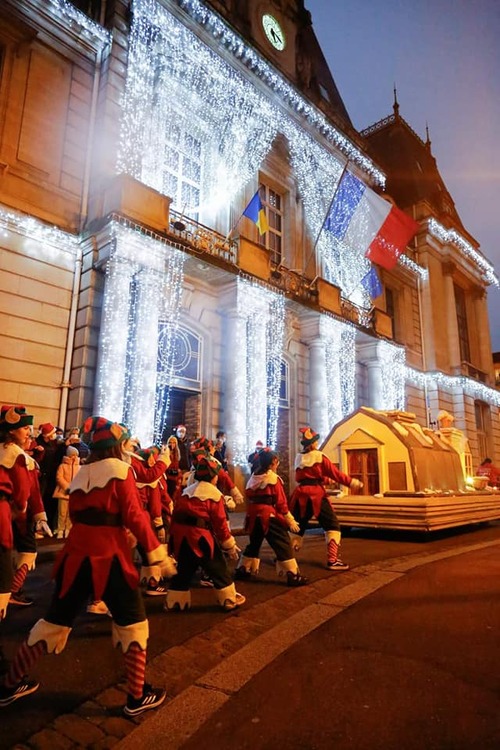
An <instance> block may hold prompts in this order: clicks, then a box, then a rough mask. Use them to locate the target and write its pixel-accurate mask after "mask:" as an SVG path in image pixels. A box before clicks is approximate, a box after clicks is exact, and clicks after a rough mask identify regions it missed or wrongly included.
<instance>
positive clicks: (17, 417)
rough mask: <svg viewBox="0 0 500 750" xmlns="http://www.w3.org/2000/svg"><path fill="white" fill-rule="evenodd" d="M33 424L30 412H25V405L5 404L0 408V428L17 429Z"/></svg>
mask: <svg viewBox="0 0 500 750" xmlns="http://www.w3.org/2000/svg"><path fill="white" fill-rule="evenodd" d="M32 424H33V417H32V416H31V414H26V407H25V406H21V405H17V406H11V405H10V404H6V405H4V406H2V408H1V410H0V430H2V429H3V430H17V428H18V427H28V426H29V425H32Z"/></svg>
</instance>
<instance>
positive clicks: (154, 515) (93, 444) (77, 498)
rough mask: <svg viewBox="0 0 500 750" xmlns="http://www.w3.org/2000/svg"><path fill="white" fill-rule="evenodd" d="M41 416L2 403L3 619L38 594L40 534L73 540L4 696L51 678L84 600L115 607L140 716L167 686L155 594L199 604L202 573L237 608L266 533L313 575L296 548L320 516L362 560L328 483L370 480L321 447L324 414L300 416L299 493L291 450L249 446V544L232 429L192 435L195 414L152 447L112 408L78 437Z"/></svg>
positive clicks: (279, 561) (295, 573)
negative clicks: (150, 611)
mask: <svg viewBox="0 0 500 750" xmlns="http://www.w3.org/2000/svg"><path fill="white" fill-rule="evenodd" d="M33 421H34V418H33V416H32V415H30V414H28V413H27V412H26V409H25V407H24V406H18V405H17V406H16V405H6V406H2V407H1V411H0V627H1V620H2V619H4V618H5V617H6V615H7V612H8V607H9V606H10V605H14V606H16V605H17V606H19V605H23V606H29V604H30V603H32V602H31V600H30V599H29V598H28V597H27V596H26V595H25V594H24V593H23V590H22V586H23V583H24V581H25V579H26V576H27V575H28V573H29V571H30V570H31V569H32V568H33V567H34V563H35V559H36V554H37V552H36V550H37V537H39V536H40V535H49V536H51V535H52V529H54V530H55V533H56V536H57V537H58V538H60V539H63V540H64V544H63V546H62V549H61V551H60V553H59V554H58V557H57V560H56V563H55V566H54V572H53V577H54V580H55V586H54V592H53V596H52V600H51V602H50V605H49V608H48V610H47V612H46V614H45V617H44V618H43V619H40V620H38V622H36V623H35V625H34V626H33V627H32V629H31V630H30V632H29V634H28V636H27V638H26V639H25V641H24V642H23V643H22V644H21V646H20V647H19V649H18V651H17V653H16V654H15V656H14V658H13V660H12V662H11V663H10V664H8V665H7V664H6V662H5V660H3V674H2V676H1V677H0V707H4V706H8V705H10V704H11V703H13V702H14V701H16V700H18V699H19V698H22V697H25V696H27V695H29V694H30V693H33V692H34V691H36V690H37V689H38V687H39V684H38V682H36V681H35V680H32V679H30V678H29V673H30V671H31V669H32V667H33V666H34V664H35V663H36V661H37V660H38V659H39V658H40V657H41V656H43V655H44V654H48V653H56V654H57V653H60V652H61V651H62V650H63V649H64V647H65V645H66V641H67V639H68V636H69V634H70V632H71V629H72V626H73V623H74V620H75V618H76V617H77V615H78V614H80V612H82V611H84V610H85V609H87V611H89V612H93V613H96V614H103V615H109V616H110V617H111V631H112V642H113V645H114V646H115V647H118V648H120V649H121V651H122V653H123V655H124V666H125V672H126V676H127V701H126V704H125V706H124V708H123V711H124V713H125V714H126V715H128V716H136V715H138V714H140V713H142V712H143V711H146V710H149V709H152V708H156V707H157V706H159V705H161V703H162V702H163V701H164V699H165V691H164V690H163V689H162V688H157V687H152V686H151V685H149V684H148V683H147V682H146V681H145V669H146V650H147V641H148V620H147V617H146V610H145V605H144V596H160V595H162V596H164V597H165V605H164V608H165V610H166V611H171V610H174V609H178V610H188V609H189V608H190V607H191V586H192V584H193V581H194V580H195V576H196V575H199V576H200V581H201V583H202V585H207V586H210V587H211V588H213V590H214V594H215V598H216V602H217V603H218V605H219V606H220V607H222V608H223V609H224V610H225V611H231V610H234V609H236V608H238V607H240V606H241V605H243V604H244V603H245V597H244V596H243V595H242V594H241V593H240V592H238V591H237V590H236V585H235V581H242V580H245V581H246V580H251V579H252V578H254V577H255V576H257V575H258V571H259V564H260V557H259V555H260V549H261V546H262V543H263V541H264V539H266V540H267V542H268V543H269V545H270V546H271V548H272V549H273V551H274V554H275V557H276V572H277V575H278V577H279V578H280V579H281V580H282V581H283V582H284V583H285V584H286V585H287V586H293V587H295V586H303V585H306V584H307V583H308V581H307V578H306V577H304V576H303V575H302V574H301V572H300V570H299V565H298V562H297V559H296V556H297V553H298V552H299V550H300V548H301V546H302V542H303V539H304V534H305V531H306V529H307V527H308V523H309V521H310V519H311V518H312V516H315V517H316V519H317V521H318V523H319V524H320V526H321V527H322V528H323V530H324V533H325V541H326V567H327V568H328V569H329V570H331V571H343V570H347V569H348V567H349V566H348V565H347V564H346V563H344V562H343V561H342V559H341V557H340V554H339V549H340V541H341V532H340V524H339V522H338V519H337V517H336V514H335V512H334V510H333V507H332V505H331V503H330V501H329V498H328V496H327V493H326V489H325V486H326V485H328V484H330V483H331V482H336V483H339V484H343V485H345V486H348V487H351V488H352V489H353V491H357V490H359V489H361V487H362V484H361V482H360V481H359V480H357V479H355V478H352V477H350V476H348V475H347V474H344V473H342V472H341V471H339V469H338V468H337V467H336V466H335V465H334V464H333V463H332V462H331V461H330V460H329V459H328V458H327V456H325V455H324V454H323V453H322V452H321V451H320V450H319V449H318V445H319V438H320V436H319V434H318V433H317V432H315V431H314V430H313V429H312V428H311V427H304V428H302V429H301V440H300V442H301V450H300V452H299V453H298V454H297V457H296V461H295V480H296V483H297V486H296V488H295V490H294V491H293V492H292V494H291V496H290V498H288V497H287V493H286V492H285V488H284V485H283V482H282V480H281V478H280V476H279V473H278V469H279V456H278V454H277V453H276V452H275V451H274V450H272V449H271V448H269V447H268V446H265V445H263V444H262V443H261V444H257V445H256V448H255V450H254V451H253V452H252V453H251V454H250V455H249V457H248V461H249V469H250V471H251V473H250V477H249V479H248V482H247V485H246V488H245V499H246V517H245V531H246V533H247V534H248V537H249V542H248V544H247V545H246V547H245V549H244V550H243V553H242V552H241V550H240V548H239V547H238V545H237V543H236V540H235V538H234V536H233V534H232V532H231V528H230V522H229V511H230V510H234V509H235V508H236V507H237V505H238V504H240V503H243V501H244V498H243V496H242V494H241V492H240V490H239V489H238V487H237V486H236V485H235V483H234V481H233V480H232V478H231V476H230V474H229V473H228V470H227V459H226V436H225V434H224V432H222V431H220V432H219V433H217V436H216V439H215V440H214V441H212V440H209V439H207V438H205V437H203V436H202V437H198V438H196V439H195V440H192V441H188V439H187V431H186V427H185V426H184V425H178V426H177V427H176V428H175V429H174V430H173V433H172V435H170V436H169V437H168V439H167V440H166V442H165V443H164V444H163V445H162V446H161V447H158V446H150V447H148V448H146V449H142V448H141V446H140V445H139V443H138V441H137V439H134V438H133V437H132V436H131V434H130V432H129V430H128V428H127V426H126V425H124V424H118V423H114V422H112V421H110V420H108V419H106V418H104V417H101V416H95V417H89V418H88V419H87V420H86V422H85V424H84V425H83V427H82V430H81V432H80V430H78V429H75V430H72V431H71V432H70V434H69V435H68V437H67V438H66V439H64V437H57V430H56V428H55V427H54V426H53V425H51V424H48V423H46V424H43V425H41V426H40V430H39V435H38V436H37V437H36V438H33V437H32V429H33ZM56 509H57V513H56ZM0 635H1V632H0ZM1 656H2V654H1V646H0V657H1Z"/></svg>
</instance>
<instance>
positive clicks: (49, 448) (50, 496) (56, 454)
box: [36, 422, 66, 529]
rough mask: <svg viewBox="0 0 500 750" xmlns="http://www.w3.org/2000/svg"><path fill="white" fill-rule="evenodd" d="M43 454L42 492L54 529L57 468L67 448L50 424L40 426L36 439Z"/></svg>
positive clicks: (41, 464)
mask: <svg viewBox="0 0 500 750" xmlns="http://www.w3.org/2000/svg"><path fill="white" fill-rule="evenodd" d="M36 441H37V443H38V445H39V446H41V447H42V448H43V454H41V455H40V456H39V457H38V458H37V461H38V464H39V466H40V492H41V493H42V500H43V505H44V508H45V513H46V514H47V519H48V524H49V526H50V528H51V529H52V528H54V525H55V516H56V510H57V505H56V503H55V502H54V490H55V488H56V474H57V468H58V466H59V464H60V463H61V461H62V459H63V456H64V453H65V450H66V446H65V445H64V443H60V442H58V440H57V434H56V428H55V427H54V425H53V424H51V423H50V422H45V423H44V424H41V425H40V434H39V435H38V437H37V438H36Z"/></svg>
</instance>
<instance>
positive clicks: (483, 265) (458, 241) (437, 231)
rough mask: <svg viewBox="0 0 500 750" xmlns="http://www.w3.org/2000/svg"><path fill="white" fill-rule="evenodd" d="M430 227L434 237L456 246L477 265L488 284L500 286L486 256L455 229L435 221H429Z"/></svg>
mask: <svg viewBox="0 0 500 750" xmlns="http://www.w3.org/2000/svg"><path fill="white" fill-rule="evenodd" d="M428 227H429V231H430V233H431V234H433V235H434V237H437V239H438V240H441V242H442V243H443V244H449V245H454V246H455V247H456V248H457V249H458V250H460V252H461V253H463V255H465V256H466V258H468V259H469V260H471V261H472V262H473V263H475V264H476V265H477V266H478V267H479V269H480V271H481V273H482V274H483V275H484V277H485V279H486V281H487V282H488V284H493V286H496V287H498V286H500V281H499V279H498V276H497V275H496V273H495V269H494V267H493V266H492V265H491V263H490V262H489V261H488V260H487V259H486V258H485V257H484V255H482V254H481V253H479V252H478V251H477V250H476V249H475V248H474V247H472V245H471V244H470V242H467V241H466V240H465V239H464V238H463V237H462V236H461V235H460V234H459V233H458V232H457V231H455V229H445V227H443V225H442V224H440V223H439V222H437V221H436V220H435V219H429V223H428Z"/></svg>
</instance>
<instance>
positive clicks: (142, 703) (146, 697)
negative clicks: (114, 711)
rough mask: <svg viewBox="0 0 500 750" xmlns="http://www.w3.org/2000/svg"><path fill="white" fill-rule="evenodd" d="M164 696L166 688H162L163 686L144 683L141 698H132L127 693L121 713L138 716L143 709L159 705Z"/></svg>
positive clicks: (146, 709)
mask: <svg viewBox="0 0 500 750" xmlns="http://www.w3.org/2000/svg"><path fill="white" fill-rule="evenodd" d="M166 697H167V692H166V690H163V688H154V687H151V685H148V684H147V683H145V684H144V688H143V692H142V698H133V697H132V696H131V695H129V696H128V697H127V705H126V706H125V707H124V709H123V713H124V714H126V715H127V716H138V715H139V714H142V713H143V712H144V711H149V710H150V709H152V708H157V707H158V706H161V704H162V703H163V701H164V700H165V698H166Z"/></svg>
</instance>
